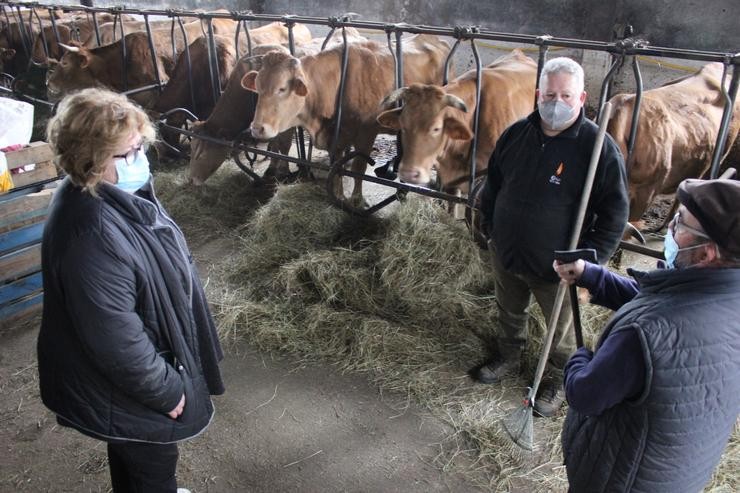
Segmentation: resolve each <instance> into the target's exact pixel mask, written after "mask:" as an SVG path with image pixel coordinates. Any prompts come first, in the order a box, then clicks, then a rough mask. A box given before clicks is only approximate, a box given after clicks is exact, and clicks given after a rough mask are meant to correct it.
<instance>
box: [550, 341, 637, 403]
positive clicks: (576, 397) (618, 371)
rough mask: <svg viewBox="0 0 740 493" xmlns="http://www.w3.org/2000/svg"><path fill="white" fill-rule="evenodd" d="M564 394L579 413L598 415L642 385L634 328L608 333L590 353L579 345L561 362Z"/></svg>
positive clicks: (634, 394)
mask: <svg viewBox="0 0 740 493" xmlns="http://www.w3.org/2000/svg"><path fill="white" fill-rule="evenodd" d="M564 383H565V396H566V398H567V399H568V405H569V406H570V407H572V408H573V409H574V410H576V411H578V412H579V413H580V414H583V415H586V416H598V415H599V414H601V413H603V412H604V411H606V410H607V409H609V408H611V407H613V406H615V405H617V404H619V403H620V402H622V401H625V400H627V399H632V398H636V397H637V396H639V394H640V393H641V392H642V390H643V388H644V386H645V361H644V360H643V355H642V346H641V344H640V338H639V336H638V335H637V332H636V331H635V330H634V329H629V330H620V331H618V332H615V333H613V334H610V335H609V336H608V337H607V338H606V339H605V340H604V343H603V344H602V345H601V347H600V348H599V349H598V351H597V352H596V355H593V353H591V351H589V350H588V349H586V348H580V349H578V350H577V351H576V352H575V353H573V356H571V358H570V360H569V361H568V363H567V364H566V365H565V382H564Z"/></svg>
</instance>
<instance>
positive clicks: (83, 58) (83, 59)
mask: <svg viewBox="0 0 740 493" xmlns="http://www.w3.org/2000/svg"><path fill="white" fill-rule="evenodd" d="M77 55H79V57H80V68H87V67H88V65H90V60H92V53H90V50H88V49H87V48H80V51H79V53H77Z"/></svg>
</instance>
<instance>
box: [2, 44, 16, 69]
mask: <svg viewBox="0 0 740 493" xmlns="http://www.w3.org/2000/svg"><path fill="white" fill-rule="evenodd" d="M14 56H15V50H14V49H13V48H0V72H5V64H6V63H7V62H9V61H11V60H12V59H13V57H14Z"/></svg>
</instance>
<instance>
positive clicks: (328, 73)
mask: <svg viewBox="0 0 740 493" xmlns="http://www.w3.org/2000/svg"><path fill="white" fill-rule="evenodd" d="M341 55H342V52H341V50H329V51H325V52H322V53H319V54H317V55H307V56H305V57H302V58H301V59H300V60H301V67H302V69H303V73H304V75H305V79H306V80H305V83H306V87H307V88H308V94H307V95H306V101H305V104H304V106H303V108H302V109H301V110H300V111H299V112H298V115H297V116H298V120H299V123H300V124H301V125H302V126H305V127H306V128H307V129H308V130H309V132H311V135H316V134H317V133H318V132H319V131H320V129H321V124H322V122H323V121H325V120H327V119H328V120H330V121H333V119H334V114H335V108H336V101H337V93H338V92H339V77H341V72H342V61H341Z"/></svg>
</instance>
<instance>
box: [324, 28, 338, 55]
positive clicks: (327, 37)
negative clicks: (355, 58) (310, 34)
mask: <svg viewBox="0 0 740 493" xmlns="http://www.w3.org/2000/svg"><path fill="white" fill-rule="evenodd" d="M336 30H337V28H336V27H332V28H331V29H330V30H329V34H327V35H326V37H325V38H324V42H323V43H321V51H324V48H326V45H327V43H329V40H330V39H331V37H332V36H333V35H334V31H336Z"/></svg>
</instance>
